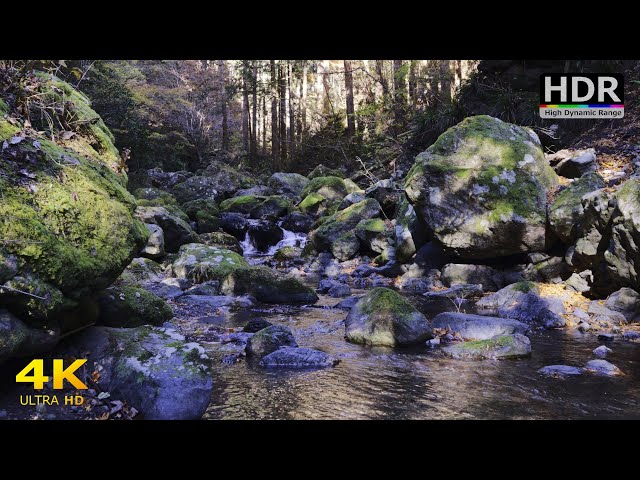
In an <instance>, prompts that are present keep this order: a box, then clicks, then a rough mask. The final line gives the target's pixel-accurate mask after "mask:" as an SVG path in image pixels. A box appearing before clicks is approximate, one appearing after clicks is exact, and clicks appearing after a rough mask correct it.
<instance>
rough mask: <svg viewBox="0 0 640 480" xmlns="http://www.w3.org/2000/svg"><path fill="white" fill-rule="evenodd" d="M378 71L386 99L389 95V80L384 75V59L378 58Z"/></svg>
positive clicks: (383, 95)
mask: <svg viewBox="0 0 640 480" xmlns="http://www.w3.org/2000/svg"><path fill="white" fill-rule="evenodd" d="M376 73H377V74H378V82H379V83H380V85H381V86H382V97H383V99H385V100H386V98H387V97H388V95H389V82H388V81H387V78H386V77H385V75H384V60H376Z"/></svg>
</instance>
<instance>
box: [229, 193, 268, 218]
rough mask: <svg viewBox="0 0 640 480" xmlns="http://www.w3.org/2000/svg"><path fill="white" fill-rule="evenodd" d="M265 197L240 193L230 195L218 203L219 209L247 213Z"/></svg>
mask: <svg viewBox="0 0 640 480" xmlns="http://www.w3.org/2000/svg"><path fill="white" fill-rule="evenodd" d="M265 199H266V197H257V196H254V195H241V196H239V197H232V198H228V199H226V200H224V201H223V202H221V203H220V210H221V211H223V212H234V213H245V214H248V213H249V212H250V211H251V209H253V208H254V207H257V206H258V205H260V204H261V203H262V202H264V201H265Z"/></svg>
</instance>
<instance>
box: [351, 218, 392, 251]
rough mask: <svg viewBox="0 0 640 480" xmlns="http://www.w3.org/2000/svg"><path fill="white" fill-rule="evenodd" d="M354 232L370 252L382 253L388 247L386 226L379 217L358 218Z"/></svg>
mask: <svg viewBox="0 0 640 480" xmlns="http://www.w3.org/2000/svg"><path fill="white" fill-rule="evenodd" d="M355 234H356V237H358V239H359V240H360V243H361V244H362V245H363V246H364V247H365V248H366V249H368V250H371V251H372V252H376V253H382V252H384V251H386V250H388V249H389V247H390V242H389V237H388V235H387V234H388V232H387V227H386V225H385V223H384V221H383V220H382V219H380V218H369V219H366V220H360V221H359V222H358V224H357V225H356V229H355Z"/></svg>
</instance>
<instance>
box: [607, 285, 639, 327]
mask: <svg viewBox="0 0 640 480" xmlns="http://www.w3.org/2000/svg"><path fill="white" fill-rule="evenodd" d="M604 306H605V307H607V308H608V309H610V310H613V311H615V312H620V313H622V314H623V315H624V316H625V318H626V319H627V321H629V322H637V321H638V320H640V294H639V293H638V292H636V291H635V290H632V289H630V288H627V287H623V288H621V289H620V290H618V291H617V292H613V293H612V294H611V295H609V298H607V301H606V302H604Z"/></svg>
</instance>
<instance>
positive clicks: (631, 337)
mask: <svg viewBox="0 0 640 480" xmlns="http://www.w3.org/2000/svg"><path fill="white" fill-rule="evenodd" d="M622 338H623V339H625V340H628V341H629V342H640V332H634V331H633V330H630V331H628V332H624V333H623V334H622Z"/></svg>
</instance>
